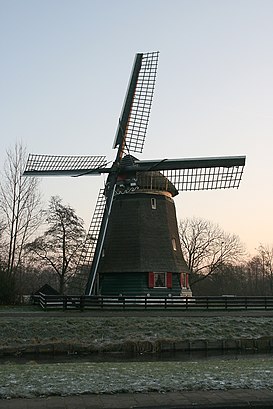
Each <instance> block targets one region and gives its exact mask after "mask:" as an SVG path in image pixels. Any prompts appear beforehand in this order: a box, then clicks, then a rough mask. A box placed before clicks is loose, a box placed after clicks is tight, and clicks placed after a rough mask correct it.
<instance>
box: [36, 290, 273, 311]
mask: <svg viewBox="0 0 273 409" xmlns="http://www.w3.org/2000/svg"><path fill="white" fill-rule="evenodd" d="M33 301H34V303H35V304H38V305H40V306H41V307H42V308H43V309H45V310H48V309H63V310H79V311H84V310H86V309H105V310H106V309H108V310H109V309H124V310H125V309H126V310H127V309H138V310H141V309H142V310H143V309H173V310H257V309H259V310H273V296H259V297H243V296H238V297H237V296H218V297H214V296H212V297H185V298H183V297H161V298H158V297H152V296H149V297H148V296H138V297H129V296H126V297H125V296H124V297H123V296H85V295H83V296H73V295H67V296H58V295H45V294H42V293H39V294H38V295H35V296H34V297H33Z"/></svg>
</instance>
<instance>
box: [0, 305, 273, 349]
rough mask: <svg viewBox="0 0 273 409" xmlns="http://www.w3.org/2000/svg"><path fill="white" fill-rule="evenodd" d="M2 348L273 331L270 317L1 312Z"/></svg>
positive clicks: (112, 344)
mask: <svg viewBox="0 0 273 409" xmlns="http://www.w3.org/2000/svg"><path fill="white" fill-rule="evenodd" d="M0 324H1V327H0V328H1V329H0V351H1V348H2V349H3V348H4V347H7V346H14V347H17V348H19V349H20V348H24V347H26V346H27V345H39V344H56V343H63V344H75V345H82V346H88V347H90V350H94V351H111V350H112V351H119V350H124V349H125V350H126V348H125V347H126V345H130V344H132V343H138V342H147V343H150V344H154V345H156V343H157V342H160V341H167V342H179V341H184V340H196V339H197V340H202V339H205V340H221V339H224V340H228V339H238V338H259V337H263V336H273V318H270V317H255V318H251V317H227V316H225V317H209V316H206V317H202V318H200V317H199V318H197V317H173V318H170V317H164V318H162V317H141V318H136V317H126V318H125V317H108V318H97V317H90V316H88V317H87V316H86V317H84V316H81V317H49V316H47V315H46V313H45V316H44V317H35V316H34V317H17V318H16V317H12V318H7V317H1V318H0Z"/></svg>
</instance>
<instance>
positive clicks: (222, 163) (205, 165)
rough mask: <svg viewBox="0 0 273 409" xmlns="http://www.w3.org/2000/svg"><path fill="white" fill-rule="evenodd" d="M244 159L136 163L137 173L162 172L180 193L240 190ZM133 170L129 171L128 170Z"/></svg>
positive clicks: (231, 157)
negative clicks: (228, 189) (188, 191)
mask: <svg viewBox="0 0 273 409" xmlns="http://www.w3.org/2000/svg"><path fill="white" fill-rule="evenodd" d="M244 166H245V156H226V157H218V158H214V157H212V158H193V159H163V160H144V161H135V163H134V165H133V166H132V167H131V169H133V168H134V167H135V169H137V172H150V173H151V172H155V171H160V172H162V174H163V175H164V176H165V177H166V178H167V180H169V181H170V182H171V183H172V184H173V185H174V186H175V187H176V189H177V190H180V191H187V190H210V189H227V188H238V187H239V184H240V181H241V179H242V175H243V170H244ZM128 169H130V168H128Z"/></svg>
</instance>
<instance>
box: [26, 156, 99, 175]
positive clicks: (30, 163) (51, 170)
mask: <svg viewBox="0 0 273 409" xmlns="http://www.w3.org/2000/svg"><path fill="white" fill-rule="evenodd" d="M106 165H107V161H106V157H105V156H70V155H67V156H66V155H61V156H56V155H35V154H30V155H29V156H28V160H27V164H26V169H25V171H24V176H78V175H81V174H84V173H90V174H97V175H99V174H101V173H102V171H103V170H104V168H105V166H106ZM91 171H92V172H91Z"/></svg>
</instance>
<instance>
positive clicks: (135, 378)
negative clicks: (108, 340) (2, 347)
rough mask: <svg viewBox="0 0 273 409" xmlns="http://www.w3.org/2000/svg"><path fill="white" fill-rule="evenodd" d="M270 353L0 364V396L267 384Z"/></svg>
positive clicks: (272, 366)
mask: <svg viewBox="0 0 273 409" xmlns="http://www.w3.org/2000/svg"><path fill="white" fill-rule="evenodd" d="M272 375H273V358H266V359H261V358H260V359H259V358H251V359H242V360H234V359H231V360H220V359H215V360H213V361H206V360H203V361H198V362H127V363H120V362H119V363H109V362H108V363H80V364H79V363H58V364H29V365H14V364H3V365H1V367H0V379H1V386H0V397H1V398H15V397H28V398H30V397H34V396H50V395H61V396H65V395H76V394H84V393H94V394H103V393H118V392H119V393H121V392H139V393H141V392H149V391H158V392H168V391H181V390H198V389H200V390H201V389H202V390H206V389H207V390H208V389H230V388H232V389H234V388H254V389H259V388H272V389H273V376H272Z"/></svg>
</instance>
